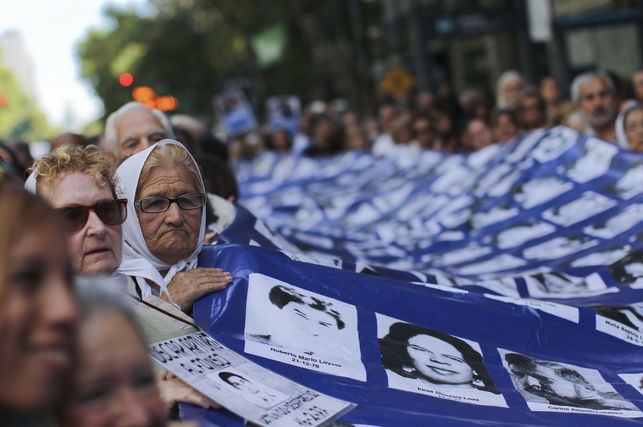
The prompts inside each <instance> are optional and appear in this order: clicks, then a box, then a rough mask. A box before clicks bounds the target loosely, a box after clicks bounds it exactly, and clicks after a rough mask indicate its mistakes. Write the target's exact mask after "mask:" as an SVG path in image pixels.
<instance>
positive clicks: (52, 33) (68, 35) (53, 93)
mask: <svg viewBox="0 0 643 427" xmlns="http://www.w3.org/2000/svg"><path fill="white" fill-rule="evenodd" d="M143 3H144V0H56V1H51V0H0V11H2V12H0V34H2V33H4V32H5V31H7V30H17V31H19V32H20V33H21V34H22V36H23V37H24V40H25V43H26V47H27V50H28V51H29V54H30V55H31V58H32V61H33V63H34V68H35V79H36V91H37V93H38V104H39V106H40V108H41V109H42V110H43V111H44V113H45V114H46V115H47V117H48V118H49V120H50V122H51V123H53V124H55V125H59V126H64V125H65V112H66V111H68V110H70V111H71V114H72V117H73V118H74V121H73V124H72V126H70V129H66V130H70V131H77V132H78V131H81V130H82V125H84V124H85V123H87V122H89V121H91V120H93V119H95V118H97V117H98V116H99V115H101V114H102V104H101V102H100V100H99V99H98V98H97V97H96V95H95V94H94V92H93V90H92V88H91V86H90V84H89V83H88V82H86V81H83V80H81V78H80V61H79V59H78V58H77V56H76V55H75V53H74V46H75V45H76V43H77V42H78V41H79V40H82V39H83V38H84V35H85V34H86V32H87V30H88V29H90V28H101V27H103V28H104V27H106V26H107V25H108V21H107V19H106V18H105V17H104V16H103V13H102V12H103V9H104V8H105V7H106V6H107V5H109V4H116V5H123V6H126V5H129V6H132V7H136V6H137V5H138V6H140V5H141V4H143Z"/></svg>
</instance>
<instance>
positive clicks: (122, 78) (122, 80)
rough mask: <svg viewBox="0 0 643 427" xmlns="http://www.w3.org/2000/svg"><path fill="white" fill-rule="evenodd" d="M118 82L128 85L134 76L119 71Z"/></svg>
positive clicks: (124, 85) (132, 81)
mask: <svg viewBox="0 0 643 427" xmlns="http://www.w3.org/2000/svg"><path fill="white" fill-rule="evenodd" d="M118 82H119V83H120V84H121V86H123V87H130V86H131V85H132V83H134V76H133V75H132V73H121V75H120V76H118Z"/></svg>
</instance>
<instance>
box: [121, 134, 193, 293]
mask: <svg viewBox="0 0 643 427" xmlns="http://www.w3.org/2000/svg"><path fill="white" fill-rule="evenodd" d="M170 144H172V145H177V146H179V147H181V148H182V149H184V150H186V151H187V149H186V148H185V147H184V146H183V145H182V144H180V143H179V142H176V141H174V140H171V139H164V140H162V141H160V142H158V143H157V144H154V145H153V146H151V147H149V148H147V149H145V150H143V151H140V152H138V153H136V154H134V155H132V156H131V157H129V158H127V159H126V160H125V161H124V162H123V163H121V165H120V166H119V167H118V169H117V170H116V177H117V180H118V181H117V182H118V185H117V191H118V194H119V197H124V198H127V211H128V215H127V219H126V220H125V223H124V224H123V261H122V262H121V265H120V267H119V268H118V272H119V273H121V274H125V275H128V276H134V277H136V278H137V279H138V280H137V282H138V285H139V289H140V291H141V294H142V296H143V298H146V297H147V296H149V295H150V294H151V293H152V288H151V287H150V286H149V285H148V284H147V282H146V281H145V280H144V279H149V280H151V281H152V282H154V283H156V284H157V285H159V286H160V287H161V294H163V293H166V294H167V295H168V296H169V295H170V294H169V293H168V290H167V286H168V285H169V284H170V282H171V281H172V278H174V276H175V275H176V273H178V272H181V271H186V270H192V269H193V268H195V267H196V265H197V261H198V256H199V253H200V252H201V248H202V247H203V238H204V236H205V207H204V208H203V209H202V213H201V226H200V228H199V237H198V241H197V245H196V248H195V249H194V252H192V253H191V254H190V256H188V257H187V258H185V259H183V260H181V261H179V262H177V263H176V264H167V263H165V262H163V261H161V260H160V259H158V258H157V257H155V256H154V255H153V254H152V252H150V250H149V248H148V247H147V243H146V242H145V239H144V238H143V232H142V230H141V225H140V224H139V222H138V216H137V215H136V208H135V206H134V202H135V199H136V188H137V187H138V180H139V178H140V176H141V171H142V170H143V166H144V165H145V162H146V161H147V158H148V157H149V155H150V154H151V153H152V151H153V150H155V149H156V148H158V147H162V146H165V145H170ZM188 154H189V152H188ZM190 158H191V159H192V162H194V167H195V168H196V170H197V174H198V175H199V180H200V181H201V188H204V187H203V178H201V174H200V173H199V168H198V166H197V164H196V162H195V161H194V158H193V157H192V155H190ZM198 190H199V191H201V189H198ZM162 270H168V272H167V274H166V275H165V277H163V276H161V273H159V271H162ZM170 300H171V298H170Z"/></svg>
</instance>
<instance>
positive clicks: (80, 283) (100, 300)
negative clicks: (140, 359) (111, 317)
mask: <svg viewBox="0 0 643 427" xmlns="http://www.w3.org/2000/svg"><path fill="white" fill-rule="evenodd" d="M75 285H76V286H75V289H76V296H77V297H78V303H79V304H78V305H79V308H80V321H81V322H85V321H87V320H88V319H91V318H92V317H93V316H94V315H96V314H97V313H113V314H118V315H120V316H122V317H123V318H124V319H125V320H127V322H128V323H129V324H130V325H131V326H132V328H133V329H134V331H135V332H136V335H138V336H139V337H140V338H141V341H143V342H144V343H147V337H146V336H145V332H144V331H143V327H142V325H141V322H140V320H139V318H138V316H137V314H136V312H135V311H134V306H133V305H132V303H131V301H130V300H129V297H128V296H127V289H126V284H125V282H123V281H121V280H119V279H116V278H113V277H108V276H78V277H76V280H75Z"/></svg>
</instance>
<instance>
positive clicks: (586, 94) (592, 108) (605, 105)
mask: <svg viewBox="0 0 643 427" xmlns="http://www.w3.org/2000/svg"><path fill="white" fill-rule="evenodd" d="M580 108H581V110H583V111H585V113H586V114H587V115H588V116H589V121H590V123H591V125H592V126H593V127H594V128H597V129H602V128H605V127H606V126H609V125H610V124H611V123H612V121H613V120H614V116H615V115H616V103H615V99H614V94H613V93H612V92H611V90H610V88H609V86H608V85H607V83H606V82H605V80H603V79H602V78H595V79H593V80H591V81H590V82H588V83H585V85H583V86H582V87H581V90H580Z"/></svg>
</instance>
